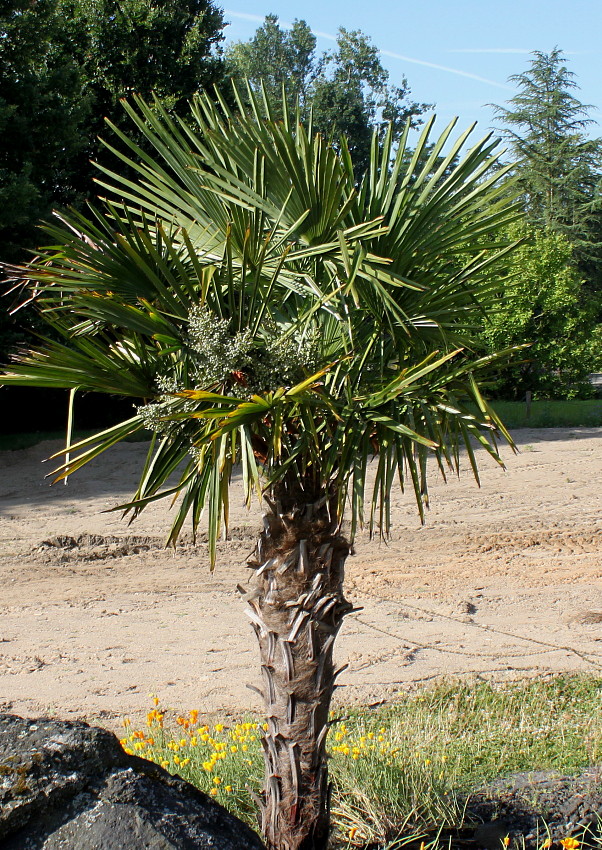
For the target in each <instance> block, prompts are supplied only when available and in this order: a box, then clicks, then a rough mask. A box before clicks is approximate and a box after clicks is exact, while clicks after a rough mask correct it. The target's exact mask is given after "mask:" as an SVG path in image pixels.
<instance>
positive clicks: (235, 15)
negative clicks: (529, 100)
mask: <svg viewBox="0 0 602 850" xmlns="http://www.w3.org/2000/svg"><path fill="white" fill-rule="evenodd" d="M224 14H225V15H230V16H231V17H233V18H242V19H243V20H245V21H256V22H257V23H260V24H262V23H263V22H264V20H265V16H264V17H262V16H261V15H251V14H248V13H247V12H234V11H233V10H232V9H224ZM279 23H280V24H281V26H283V27H284V28H285V29H290V27H291V25H290V24H287V23H285V22H284V21H280V22H279ZM312 33H313V34H314V35H315V36H316V38H325V39H328V41H336V36H334V35H330V33H327V32H321V30H312ZM525 52H527V53H529V52H530V51H525ZM379 53H381V54H382V55H383V56H389V57H390V58H391V59H398V60H399V61H401V62H410V63H411V64H413V65H423V66H424V67H425V68H434V69H435V70H436V71H444V72H445V73H447V74H456V75H457V76H459V77H467V78H468V79H469V80H477V82H479V83H486V84H487V85H488V86H495V87H496V88H499V89H506V90H507V91H512V90H513V89H512V88H511V86H507V85H505V84H504V83H498V82H496V81H495V80H488V79H487V77H480V76H479V75H478V74H471V73H470V72H469V71H460V70H458V68H449V67H448V66H447V65H437V64H436V63H435V62H426V61H425V60H423V59H412V58H411V57H410V56H404V55H403V54H401V53H392V52H391V51H390V50H379Z"/></svg>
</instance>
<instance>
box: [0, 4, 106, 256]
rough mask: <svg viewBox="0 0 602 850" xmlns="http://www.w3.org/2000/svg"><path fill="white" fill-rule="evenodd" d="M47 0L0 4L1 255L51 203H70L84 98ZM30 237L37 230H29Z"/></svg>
mask: <svg viewBox="0 0 602 850" xmlns="http://www.w3.org/2000/svg"><path fill="white" fill-rule="evenodd" d="M60 27H61V23H60V19H59V17H58V16H57V9H56V2H55V0H38V2H37V3H35V4H32V3H29V2H27V0H8V2H3V3H2V4H1V5H0V239H1V241H2V249H1V250H2V255H1V257H0V259H2V260H4V261H5V262H7V261H11V260H14V259H16V258H17V257H19V256H22V252H23V248H26V247H30V246H32V245H33V243H34V241H35V239H34V234H35V225H36V224H37V222H38V220H39V219H40V218H42V217H45V216H47V215H48V213H49V211H50V209H51V207H52V205H53V204H55V203H56V204H68V203H72V202H73V201H74V200H76V198H77V193H76V191H75V190H74V181H75V171H76V161H77V157H78V154H79V153H80V152H81V151H82V149H83V148H84V147H85V146H86V139H85V136H86V130H85V127H86V122H87V121H88V120H89V116H90V101H89V98H86V96H85V94H84V92H83V81H82V78H81V73H80V68H79V67H78V65H77V63H76V62H75V61H74V59H73V58H72V57H71V56H70V54H69V51H65V50H63V47H62V45H61V44H60V37H59V32H60ZM35 238H36V239H37V236H36V237H35Z"/></svg>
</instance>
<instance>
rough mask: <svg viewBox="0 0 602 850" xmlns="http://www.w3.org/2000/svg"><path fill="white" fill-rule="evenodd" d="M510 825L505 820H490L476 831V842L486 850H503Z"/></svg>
mask: <svg viewBox="0 0 602 850" xmlns="http://www.w3.org/2000/svg"><path fill="white" fill-rule="evenodd" d="M508 830H509V827H508V823H507V822H506V821H505V820H490V821H487V823H481V824H479V826H477V828H476V829H475V831H474V842H475V844H476V845H477V847H482V848H484V849H485V850H502V848H503V846H504V838H505V837H506V836H507V835H508Z"/></svg>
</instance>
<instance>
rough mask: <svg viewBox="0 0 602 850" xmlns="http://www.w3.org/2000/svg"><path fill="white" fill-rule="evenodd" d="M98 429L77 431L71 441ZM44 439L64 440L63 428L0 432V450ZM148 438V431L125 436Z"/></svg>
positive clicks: (130, 440)
mask: <svg viewBox="0 0 602 850" xmlns="http://www.w3.org/2000/svg"><path fill="white" fill-rule="evenodd" d="M99 430H100V429H97V428H94V429H91V430H86V431H77V432H76V433H75V434H74V435H73V440H72V442H74V443H75V442H76V441H77V440H83V439H84V438H85V437H91V436H92V434H96V433H98V431H99ZM45 440H61V441H62V442H65V429H64V428H63V429H62V430H61V431H27V432H23V433H21V434H1V433H0V452H9V451H11V452H14V451H19V450H21V449H29V448H31V446H36V445H37V444H38V443H42V442H44V441H45ZM146 440H150V434H149V432H148V431H141V432H140V433H137V434H132V436H131V437H127V438H126V442H128V443H138V442H144V441H146Z"/></svg>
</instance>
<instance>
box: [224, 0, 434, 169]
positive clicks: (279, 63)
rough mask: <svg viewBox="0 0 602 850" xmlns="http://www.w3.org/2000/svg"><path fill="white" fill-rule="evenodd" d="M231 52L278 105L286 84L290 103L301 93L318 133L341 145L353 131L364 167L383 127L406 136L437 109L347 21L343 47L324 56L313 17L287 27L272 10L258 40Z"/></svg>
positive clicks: (358, 162) (240, 76)
mask: <svg viewBox="0 0 602 850" xmlns="http://www.w3.org/2000/svg"><path fill="white" fill-rule="evenodd" d="M226 58H227V63H228V67H229V70H230V73H231V75H232V76H233V77H234V79H236V80H239V81H242V80H244V79H248V80H249V82H250V84H251V88H252V89H253V90H254V91H255V92H259V91H260V89H261V86H262V85H263V86H264V87H265V90H266V92H267V93H268V96H269V97H270V102H271V103H273V104H277V103H278V99H279V96H280V91H281V88H282V86H284V88H285V90H286V93H287V102H288V105H289V108H290V107H294V106H295V104H296V102H297V100H298V102H299V104H300V108H301V114H302V116H304V117H305V118H307V117H308V116H309V113H310V111H311V113H312V117H313V126H314V128H315V129H316V130H317V131H318V132H321V133H323V134H324V135H325V136H327V137H328V138H331V139H333V140H334V142H335V144H336V143H338V140H339V138H340V137H341V136H345V138H346V140H347V145H348V147H349V151H350V153H351V156H352V159H353V161H354V164H355V167H356V171H357V173H358V174H362V173H363V171H364V170H365V169H366V168H367V166H368V163H369V160H370V145H371V140H372V133H373V130H374V128H375V127H376V126H383V125H385V124H387V123H389V122H390V123H391V124H392V125H393V129H394V135H395V137H396V138H399V136H400V135H401V133H402V131H403V128H404V126H405V123H406V121H407V120H408V119H410V121H412V123H413V125H414V126H417V125H419V124H420V123H421V121H422V119H421V117H420V116H421V115H423V114H424V112H425V111H426V110H428V109H430V108H431V105H430V104H425V103H416V102H414V101H412V100H410V87H409V85H408V81H407V80H406V78H405V77H402V78H401V82H400V85H398V86H393V85H391V84H390V81H389V72H388V71H387V70H386V69H385V68H384V67H383V65H382V63H381V61H380V58H379V55H378V48H377V47H375V45H373V44H372V42H371V41H370V39H369V38H368V36H366V35H364V33H362V32H361V31H360V30H346V29H345V28H344V27H340V28H339V31H338V35H337V48H336V50H334V51H327V52H325V53H323V54H322V55H321V56H318V55H317V53H316V39H315V36H314V35H313V34H312V32H311V30H310V28H309V26H308V25H307V23H306V22H305V21H299V20H296V21H294V23H293V25H292V27H291V29H290V30H288V31H287V30H284V29H282V27H281V26H280V25H279V23H278V18H277V16H276V15H268V16H267V17H266V19H265V22H264V24H263V25H262V26H261V27H259V28H258V29H257V31H256V33H255V35H254V37H253V38H252V39H250V40H249V41H246V42H236V43H234V44H233V45H231V46H230V47H229V49H228V51H227V54H226Z"/></svg>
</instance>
